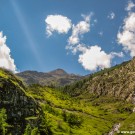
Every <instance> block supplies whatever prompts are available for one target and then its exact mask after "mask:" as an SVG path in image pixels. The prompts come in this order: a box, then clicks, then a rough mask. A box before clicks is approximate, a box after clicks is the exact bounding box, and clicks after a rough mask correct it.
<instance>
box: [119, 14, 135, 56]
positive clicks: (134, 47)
mask: <svg viewBox="0 0 135 135" xmlns="http://www.w3.org/2000/svg"><path fill="white" fill-rule="evenodd" d="M117 39H118V43H119V44H121V45H122V46H123V47H124V50H125V51H126V52H128V51H130V56H131V57H133V56H135V12H130V13H129V14H128V16H127V17H126V18H125V19H124V23H123V26H122V30H121V31H119V32H118V34H117Z"/></svg>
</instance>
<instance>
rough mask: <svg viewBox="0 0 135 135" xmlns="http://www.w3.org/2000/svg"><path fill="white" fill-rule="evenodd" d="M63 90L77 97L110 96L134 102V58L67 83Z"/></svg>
mask: <svg viewBox="0 0 135 135" xmlns="http://www.w3.org/2000/svg"><path fill="white" fill-rule="evenodd" d="M63 91H64V92H66V93H68V94H70V95H71V96H75V97H78V98H79V97H80V98H83V97H84V98H86V97H87V98H88V97H89V96H91V95H93V96H95V97H100V96H110V97H116V98H120V99H122V100H127V101H130V102H133V103H135V58H133V59H132V60H130V61H127V62H124V63H122V64H120V65H116V66H114V67H112V68H109V69H104V70H101V71H99V72H97V73H94V74H92V75H89V76H88V77H86V78H85V79H82V80H80V81H78V82H76V83H74V84H72V85H67V86H65V88H64V90H63Z"/></svg>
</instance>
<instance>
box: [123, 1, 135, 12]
mask: <svg viewBox="0 0 135 135" xmlns="http://www.w3.org/2000/svg"><path fill="white" fill-rule="evenodd" d="M134 7H135V4H134V3H133V1H131V0H130V1H128V5H127V7H126V8H125V10H126V11H131V10H132V9H133V8H134Z"/></svg>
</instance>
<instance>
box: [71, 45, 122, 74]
mask: <svg viewBox="0 0 135 135" xmlns="http://www.w3.org/2000/svg"><path fill="white" fill-rule="evenodd" d="M72 52H73V53H74V54H76V53H77V52H79V53H80V54H79V58H78V62H79V63H80V64H81V65H82V66H83V68H84V69H85V70H89V71H96V70H97V69H104V68H109V67H110V66H111V61H112V59H113V58H114V57H123V56H124V55H123V53H122V52H120V53H117V52H111V53H109V54H107V53H105V51H103V50H102V49H101V47H100V46H98V45H94V46H88V47H87V46H86V45H84V44H79V45H77V46H76V47H73V48H72Z"/></svg>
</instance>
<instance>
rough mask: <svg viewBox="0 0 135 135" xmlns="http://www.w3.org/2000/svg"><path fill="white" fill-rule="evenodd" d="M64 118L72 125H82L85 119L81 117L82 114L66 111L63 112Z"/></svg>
mask: <svg viewBox="0 0 135 135" xmlns="http://www.w3.org/2000/svg"><path fill="white" fill-rule="evenodd" d="M63 119H64V121H66V122H68V123H69V125H70V126H78V127H79V126H81V124H82V122H83V120H82V118H80V116H78V115H76V114H73V113H69V114H66V112H65V111H64V112H63Z"/></svg>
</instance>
